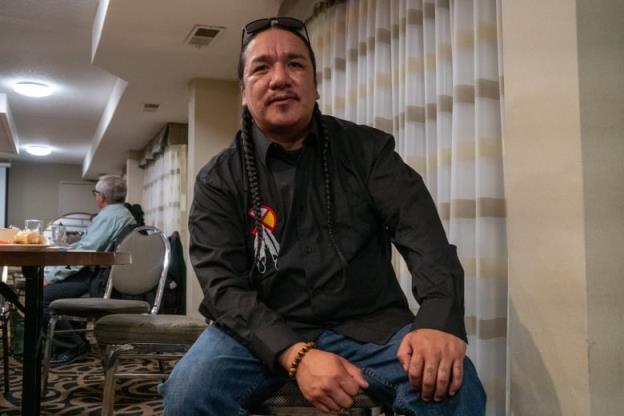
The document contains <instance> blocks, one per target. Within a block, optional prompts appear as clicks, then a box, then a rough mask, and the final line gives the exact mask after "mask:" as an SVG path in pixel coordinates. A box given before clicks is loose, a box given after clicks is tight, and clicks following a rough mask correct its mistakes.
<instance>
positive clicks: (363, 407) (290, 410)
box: [250, 380, 394, 416]
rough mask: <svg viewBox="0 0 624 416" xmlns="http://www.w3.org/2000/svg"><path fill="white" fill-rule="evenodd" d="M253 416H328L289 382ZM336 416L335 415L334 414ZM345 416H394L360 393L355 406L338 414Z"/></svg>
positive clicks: (354, 401)
mask: <svg viewBox="0 0 624 416" xmlns="http://www.w3.org/2000/svg"><path fill="white" fill-rule="evenodd" d="M250 413H251V414H252V415H253V416H295V415H296V416H313V415H314V416H320V415H326V414H327V413H323V412H321V411H320V410H318V409H316V408H315V407H313V406H312V405H311V404H310V403H309V402H308V401H307V400H306V399H305V397H303V395H302V394H301V391H299V387H298V386H297V383H295V382H294V381H293V380H288V381H287V382H286V383H285V384H284V385H283V386H282V387H281V388H280V389H279V390H278V391H277V392H275V393H274V394H273V395H272V396H271V397H270V398H268V399H267V400H265V401H264V402H263V403H262V404H261V405H259V406H257V407H256V409H254V410H253V411H251V412H250ZM332 414H334V413H332ZM338 414H339V415H344V416H379V415H385V416H393V415H394V412H392V411H391V410H389V409H385V408H384V407H383V406H382V405H380V404H378V403H377V402H376V401H375V400H374V399H373V398H372V397H370V396H369V395H367V394H366V393H359V394H358V395H357V396H355V397H354V399H353V406H351V408H350V409H345V410H343V411H341V412H340V413H338Z"/></svg>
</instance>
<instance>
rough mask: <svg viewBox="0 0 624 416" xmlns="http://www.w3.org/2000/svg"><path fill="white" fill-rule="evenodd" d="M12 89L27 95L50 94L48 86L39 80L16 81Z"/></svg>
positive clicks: (41, 95) (45, 95)
mask: <svg viewBox="0 0 624 416" xmlns="http://www.w3.org/2000/svg"><path fill="white" fill-rule="evenodd" d="M13 90H15V92H16V93H18V94H22V95H25V96H27V97H47V96H48V95H50V94H52V89H51V88H50V86H49V85H47V84H44V83H41V82H25V81H24V82H17V83H15V85H13Z"/></svg>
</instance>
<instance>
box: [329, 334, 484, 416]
mask: <svg viewBox="0 0 624 416" xmlns="http://www.w3.org/2000/svg"><path fill="white" fill-rule="evenodd" d="M410 330H411V325H407V326H405V327H403V328H401V329H400V330H399V331H397V332H396V333H395V334H394V335H393V336H392V338H390V340H388V342H387V343H386V344H383V345H379V344H373V343H359V342H357V341H354V340H352V339H349V338H346V337H343V336H341V335H338V334H336V333H334V332H332V331H325V332H323V334H321V336H320V337H319V338H318V342H317V348H319V349H322V350H325V351H330V352H334V353H336V354H338V355H340V356H342V357H344V358H346V359H347V360H349V361H350V362H352V363H353V364H355V365H356V366H358V367H360V368H361V369H362V371H363V374H364V377H365V378H366V381H368V383H369V390H368V392H369V393H371V394H372V395H373V396H375V397H377V398H378V399H379V400H381V401H383V403H384V405H386V406H388V407H391V408H393V409H394V410H395V411H397V412H398V413H400V414H404V415H419V416H421V415H422V416H427V415H462V416H468V415H482V414H484V410H485V392H484V391H483V387H482V386H481V382H480V381H479V378H478V376H477V373H476V370H475V368H474V366H473V364H472V362H471V361H470V360H469V359H468V358H466V359H465V361H464V382H463V385H462V388H461V389H460V391H459V392H458V393H457V394H456V395H455V396H454V397H452V398H451V397H447V398H446V399H445V400H443V401H441V402H424V401H423V400H421V399H420V395H419V394H418V391H416V390H415V389H414V388H413V387H412V386H411V385H410V384H409V380H408V378H407V375H406V372H405V370H404V369H403V367H402V366H401V364H400V362H399V360H398V359H397V357H396V353H397V351H398V348H399V345H400V343H401V341H402V340H403V337H404V336H405V335H406V334H407V333H408V332H409V331H410Z"/></svg>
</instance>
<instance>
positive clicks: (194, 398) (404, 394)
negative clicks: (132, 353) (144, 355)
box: [158, 325, 485, 416]
mask: <svg viewBox="0 0 624 416" xmlns="http://www.w3.org/2000/svg"><path fill="white" fill-rule="evenodd" d="M409 330H410V325H408V326H406V327H404V328H402V329H401V330H400V331H398V332H397V333H396V334H394V335H393V336H392V338H391V339H390V340H389V341H388V343H386V344H384V345H378V344H372V343H359V342H357V341H354V340H352V339H350V338H346V337H344V336H342V335H339V334H336V333H335V332H333V331H329V330H328V331H325V332H323V333H322V334H321V335H320V336H319V337H318V339H317V340H316V348H318V349H321V350H324V351H329V352H333V353H335V354H338V355H340V356H342V357H344V358H346V359H347V360H349V361H350V362H352V363H353V364H354V365H356V366H358V367H360V368H362V371H363V373H364V377H365V378H366V381H367V382H368V384H369V388H368V390H367V391H368V392H370V393H371V394H372V395H373V396H374V397H376V398H378V399H379V400H380V401H382V402H383V403H384V405H385V406H386V407H388V408H392V409H393V410H394V411H395V412H396V413H398V414H402V415H405V416H412V415H414V416H416V415H418V416H434V415H436V416H437V415H456V416H477V415H484V414H485V392H484V390H483V387H482V386H481V382H480V381H479V378H478V376H477V372H476V370H475V368H474V366H473V365H472V362H471V361H470V360H469V359H468V358H466V360H465V361H464V381H463V384H462V387H461V389H460V390H459V391H458V392H457V394H455V396H454V397H447V398H446V399H444V400H442V401H441V402H433V401H431V402H425V401H423V400H421V399H420V396H419V394H418V392H417V391H415V390H414V389H413V388H412V387H411V386H410V384H409V382H408V379H407V375H406V373H405V371H404V370H403V368H402V367H401V365H400V363H399V361H398V360H397V358H396V352H397V349H398V348H399V344H400V342H401V340H402V339H403V337H404V336H405V334H407V333H408V332H409ZM287 379H288V376H287V375H286V372H285V371H282V370H281V368H280V369H276V370H275V371H273V372H272V371H270V370H269V369H268V368H266V367H265V366H264V365H263V364H262V363H261V362H260V361H259V360H258V359H257V358H256V357H255V356H254V355H253V354H252V353H251V352H250V351H249V350H248V349H247V348H245V347H244V346H243V345H241V344H240V343H239V342H237V341H236V340H234V339H233V338H231V337H230V336H228V335H226V334H225V333H223V332H222V331H220V330H219V329H218V328H216V327H215V326H210V327H208V328H207V329H206V330H205V331H204V332H203V334H202V335H201V336H200V337H199V338H198V339H197V341H196V342H195V344H194V345H193V346H192V347H191V349H190V350H189V351H188V352H187V353H186V354H185V355H184V357H183V358H182V359H181V360H180V362H178V364H177V365H176V367H175V368H174V369H173V371H172V373H171V376H170V377H169V379H168V380H167V381H166V382H165V383H164V384H161V385H160V386H158V391H159V392H160V394H162V395H163V397H164V403H165V415H168V416H186V415H210V416H213V415H214V416H220V415H241V416H242V415H248V414H249V409H250V408H253V407H254V406H255V405H256V404H259V403H261V402H262V401H263V400H264V399H266V398H268V397H270V395H271V394H272V393H274V392H275V391H276V390H277V389H278V388H279V387H280V386H281V385H282V384H283V383H284V382H285V381H286V380H287Z"/></svg>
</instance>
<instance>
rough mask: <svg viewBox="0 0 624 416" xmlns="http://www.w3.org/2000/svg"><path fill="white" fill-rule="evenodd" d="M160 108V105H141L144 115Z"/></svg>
mask: <svg viewBox="0 0 624 416" xmlns="http://www.w3.org/2000/svg"><path fill="white" fill-rule="evenodd" d="M159 107H160V104H154V103H145V104H143V112H144V113H155V112H156V110H158V108H159Z"/></svg>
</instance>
